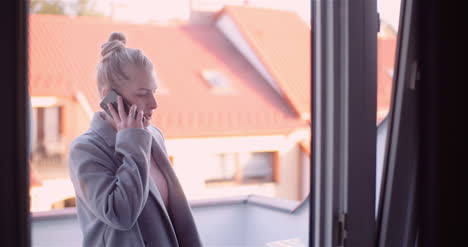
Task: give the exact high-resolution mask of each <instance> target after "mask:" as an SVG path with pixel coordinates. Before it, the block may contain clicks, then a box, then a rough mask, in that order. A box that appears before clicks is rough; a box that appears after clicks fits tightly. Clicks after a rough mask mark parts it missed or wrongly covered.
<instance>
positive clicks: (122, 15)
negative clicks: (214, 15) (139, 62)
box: [62, 0, 401, 30]
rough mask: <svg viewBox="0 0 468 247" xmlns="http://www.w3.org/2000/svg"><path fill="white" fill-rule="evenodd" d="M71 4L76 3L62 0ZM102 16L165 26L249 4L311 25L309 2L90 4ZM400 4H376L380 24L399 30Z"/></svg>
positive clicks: (384, 0)
mask: <svg viewBox="0 0 468 247" xmlns="http://www.w3.org/2000/svg"><path fill="white" fill-rule="evenodd" d="M62 1H63V2H74V1H77V0H62ZM90 1H91V2H95V4H96V7H97V8H98V9H99V10H100V11H101V12H103V13H105V14H108V15H110V14H111V12H112V10H113V15H114V17H115V19H116V20H123V21H129V22H133V23H147V22H150V21H156V22H157V21H160V22H164V21H167V20H170V19H181V20H187V19H188V18H189V16H190V6H192V7H193V8H194V9H199V10H200V9H203V10H213V11H216V10H219V9H221V8H222V6H223V5H224V4H228V5H229V4H231V5H240V4H243V3H245V2H248V3H249V5H251V6H257V7H267V8H274V9H282V10H290V11H294V12H296V13H297V14H298V15H299V16H300V17H301V18H302V19H303V20H304V21H305V22H307V23H309V22H310V9H311V2H312V0H287V1H286V0H90ZM400 1H401V0H377V8H378V12H379V13H380V17H381V19H382V20H383V21H385V22H387V23H388V24H390V25H391V26H392V27H393V28H394V29H395V30H398V21H399V12H400V11H399V8H400Z"/></svg>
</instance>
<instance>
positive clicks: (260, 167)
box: [205, 152, 277, 184]
mask: <svg viewBox="0 0 468 247" xmlns="http://www.w3.org/2000/svg"><path fill="white" fill-rule="evenodd" d="M209 160H210V162H208V165H207V167H206V168H207V176H206V177H205V183H206V184H210V183H219V182H232V183H236V184H252V183H267V182H274V181H275V179H274V177H275V174H276V170H277V169H276V152H252V153H222V154H216V155H213V156H212V157H211V158H210V159H209Z"/></svg>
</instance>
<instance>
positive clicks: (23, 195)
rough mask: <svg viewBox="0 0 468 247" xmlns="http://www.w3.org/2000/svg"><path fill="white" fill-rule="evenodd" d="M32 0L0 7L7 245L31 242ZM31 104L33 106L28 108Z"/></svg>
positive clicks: (0, 185) (1, 211)
mask: <svg viewBox="0 0 468 247" xmlns="http://www.w3.org/2000/svg"><path fill="white" fill-rule="evenodd" d="M28 19H29V18H28V2H27V1H21V0H20V1H7V2H5V3H4V4H3V5H2V8H0V29H1V30H2V34H3V37H6V38H5V39H1V40H0V45H1V46H2V47H8V49H5V50H4V52H3V59H2V66H0V73H1V74H2V81H4V82H9V83H5V84H4V85H5V86H4V87H2V90H0V105H2V106H4V107H3V111H2V118H3V119H2V121H1V124H0V126H1V127H2V129H3V130H7V131H4V134H3V135H2V139H1V141H0V155H1V157H2V176H1V179H0V193H1V195H2V198H3V199H4V201H5V202H7V203H2V204H0V218H1V219H2V220H1V223H0V225H1V227H0V228H1V229H2V232H1V234H0V236H1V237H0V239H1V242H2V245H4V246H19V247H22V246H30V245H31V221H30V212H29V165H28V158H29V154H30V151H31V143H30V142H28V140H30V138H29V137H30V129H31V126H29V124H28V123H30V121H29V120H30V118H31V115H30V114H31V102H30V98H29V95H28V84H27V81H28V80H27V77H28V59H27V57H28V49H27V47H28ZM28 108H29V109H28Z"/></svg>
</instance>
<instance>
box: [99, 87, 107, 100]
mask: <svg viewBox="0 0 468 247" xmlns="http://www.w3.org/2000/svg"><path fill="white" fill-rule="evenodd" d="M108 92H109V88H108V87H102V88H100V89H99V94H100V96H101V99H102V98H104V97H105V96H106V95H107V93H108Z"/></svg>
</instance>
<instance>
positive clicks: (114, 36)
mask: <svg viewBox="0 0 468 247" xmlns="http://www.w3.org/2000/svg"><path fill="white" fill-rule="evenodd" d="M113 40H119V41H121V42H122V43H123V44H124V45H125V44H127V39H126V38H125V34H123V33H121V32H113V33H111V35H110V36H109V40H108V41H109V42H111V41H113Z"/></svg>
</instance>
